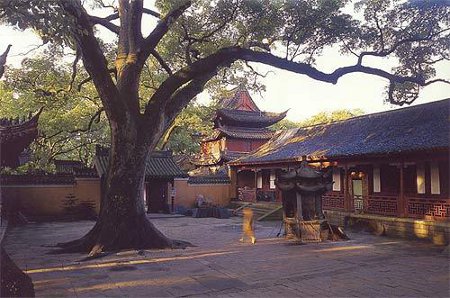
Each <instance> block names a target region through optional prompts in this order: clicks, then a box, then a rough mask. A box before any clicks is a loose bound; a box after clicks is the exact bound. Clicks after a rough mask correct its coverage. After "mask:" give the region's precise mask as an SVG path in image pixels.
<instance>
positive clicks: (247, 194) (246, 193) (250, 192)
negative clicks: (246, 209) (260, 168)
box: [238, 188, 256, 202]
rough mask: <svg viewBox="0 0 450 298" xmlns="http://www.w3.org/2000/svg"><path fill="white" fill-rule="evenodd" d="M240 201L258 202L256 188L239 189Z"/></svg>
mask: <svg viewBox="0 0 450 298" xmlns="http://www.w3.org/2000/svg"><path fill="white" fill-rule="evenodd" d="M238 199H239V200H240V201H244V202H256V190H255V189H254V188H251V189H245V188H238Z"/></svg>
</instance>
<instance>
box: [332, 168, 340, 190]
mask: <svg viewBox="0 0 450 298" xmlns="http://www.w3.org/2000/svg"><path fill="white" fill-rule="evenodd" d="M333 182H334V183H333V191H341V169H340V168H333Z"/></svg>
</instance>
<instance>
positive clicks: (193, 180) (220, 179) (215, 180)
mask: <svg viewBox="0 0 450 298" xmlns="http://www.w3.org/2000/svg"><path fill="white" fill-rule="evenodd" d="M188 183H189V184H229V183H231V180H230V178H229V177H228V176H222V175H212V176H192V177H189V180H188Z"/></svg>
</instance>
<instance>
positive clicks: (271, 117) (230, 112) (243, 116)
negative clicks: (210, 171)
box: [193, 85, 287, 168]
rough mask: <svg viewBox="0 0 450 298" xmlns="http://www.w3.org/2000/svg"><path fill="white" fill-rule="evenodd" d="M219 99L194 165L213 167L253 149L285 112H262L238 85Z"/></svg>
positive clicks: (264, 141) (265, 137)
mask: <svg viewBox="0 0 450 298" xmlns="http://www.w3.org/2000/svg"><path fill="white" fill-rule="evenodd" d="M230 93H231V94H233V95H232V96H231V97H228V98H225V99H222V100H221V102H220V106H219V108H218V109H217V110H216V115H215V117H214V132H213V133H212V135H210V136H209V137H207V138H204V139H203V140H202V142H201V153H200V156H199V157H198V158H196V159H195V160H194V161H193V163H194V164H195V165H196V166H197V167H205V166H208V167H215V168H218V167H220V166H222V165H223V164H225V163H227V162H229V161H231V160H234V159H236V158H239V157H240V156H242V155H244V154H246V153H249V152H251V151H253V150H256V149H257V148H259V147H260V146H261V145H263V144H264V143H266V142H267V141H268V140H269V139H270V138H271V137H272V135H273V133H274V132H273V131H272V130H270V129H269V128H268V127H269V126H270V125H273V124H275V123H277V122H279V121H280V120H282V119H283V118H284V117H285V116H286V113H287V111H285V112H282V113H269V112H263V111H261V110H260V109H259V108H258V106H257V105H256V104H255V102H254V101H253V99H252V98H251V96H250V94H249V93H248V91H247V89H246V88H245V87H244V86H242V85H240V86H239V87H237V88H235V89H233V90H231V91H230Z"/></svg>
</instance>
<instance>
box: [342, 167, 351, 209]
mask: <svg viewBox="0 0 450 298" xmlns="http://www.w3.org/2000/svg"><path fill="white" fill-rule="evenodd" d="M348 183H349V182H348V166H347V165H345V166H344V183H343V184H344V210H345V211H348V212H350V211H351V209H352V205H351V202H350V193H349V191H348Z"/></svg>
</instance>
